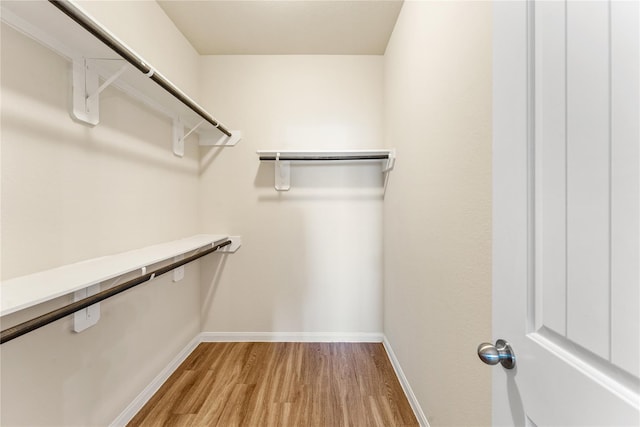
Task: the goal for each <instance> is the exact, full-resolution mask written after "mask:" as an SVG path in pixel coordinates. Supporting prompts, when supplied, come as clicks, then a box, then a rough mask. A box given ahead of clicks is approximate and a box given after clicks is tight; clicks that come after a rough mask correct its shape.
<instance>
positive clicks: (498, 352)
mask: <svg viewBox="0 0 640 427" xmlns="http://www.w3.org/2000/svg"><path fill="white" fill-rule="evenodd" d="M478 356H479V357H480V360H482V361H483V362H484V363H486V364H487V365H497V364H498V363H501V364H502V366H503V367H504V368H506V369H513V368H514V367H515V366H516V355H515V353H514V352H513V349H512V348H511V346H510V345H509V343H508V342H506V341H505V340H498V341H496V345H495V346H494V345H493V344H491V343H488V342H483V343H482V344H480V345H479V346H478Z"/></svg>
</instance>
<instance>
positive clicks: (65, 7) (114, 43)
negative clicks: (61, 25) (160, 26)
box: [49, 0, 232, 136]
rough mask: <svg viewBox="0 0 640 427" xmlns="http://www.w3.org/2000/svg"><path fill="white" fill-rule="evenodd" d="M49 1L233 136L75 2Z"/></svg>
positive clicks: (210, 121)
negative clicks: (88, 15)
mask: <svg viewBox="0 0 640 427" xmlns="http://www.w3.org/2000/svg"><path fill="white" fill-rule="evenodd" d="M49 2H50V3H51V4H53V5H54V6H55V7H57V8H58V9H60V10H61V11H62V12H63V13H64V14H65V15H67V16H68V17H69V18H71V19H73V20H74V21H75V22H77V23H78V24H79V25H81V26H82V27H83V28H84V29H85V30H87V31H88V32H90V33H91V34H93V35H94V36H95V37H96V38H98V39H99V40H100V41H102V42H103V43H104V44H106V45H107V46H108V47H110V48H111V49H112V50H113V51H114V52H116V53H117V54H118V55H120V56H121V57H122V58H124V59H125V60H126V61H127V62H129V63H130V64H131V65H133V66H134V67H136V68H137V69H138V70H140V72H142V73H143V74H145V75H146V76H147V77H149V78H150V79H151V80H153V81H154V82H156V83H157V84H158V85H159V86H160V87H162V88H163V89H164V90H166V91H167V92H169V93H170V94H171V95H173V96H174V97H175V98H176V99H178V100H179V101H180V102H182V103H183V104H184V105H186V106H187V107H188V108H189V109H191V110H192V111H193V112H195V113H196V114H198V115H199V116H200V117H202V118H203V119H205V120H206V121H207V122H209V123H211V124H212V125H213V126H214V127H215V128H217V129H218V130H219V131H220V132H222V133H223V134H225V135H227V136H232V134H231V132H230V131H229V130H228V129H227V128H226V127H225V126H224V125H222V124H221V123H220V122H219V121H217V120H216V119H215V118H213V117H212V116H211V115H210V114H209V113H207V112H206V111H205V110H204V109H203V108H202V107H200V106H199V105H198V104H196V103H195V102H194V101H193V100H192V99H191V98H189V97H188V96H187V95H185V94H184V93H183V92H182V91H181V90H180V89H178V88H177V87H175V86H174V85H173V83H171V82H170V81H168V80H167V79H165V78H164V77H162V75H160V74H158V73H156V72H155V70H154V69H153V68H151V67H150V66H148V65H147V64H146V63H145V62H144V61H143V60H142V59H141V58H140V57H139V56H138V55H136V54H135V53H134V52H132V51H131V50H130V49H129V48H127V47H126V46H125V45H123V44H122V43H120V41H118V40H117V39H116V38H114V37H113V36H112V35H111V34H109V32H107V31H105V30H104V28H102V27H100V26H99V25H97V24H96V23H95V22H94V21H93V20H91V19H89V18H88V17H87V16H86V15H85V14H84V13H83V12H81V11H80V10H79V9H78V8H77V7H76V6H75V5H74V4H73V3H71V2H70V1H68V0H49Z"/></svg>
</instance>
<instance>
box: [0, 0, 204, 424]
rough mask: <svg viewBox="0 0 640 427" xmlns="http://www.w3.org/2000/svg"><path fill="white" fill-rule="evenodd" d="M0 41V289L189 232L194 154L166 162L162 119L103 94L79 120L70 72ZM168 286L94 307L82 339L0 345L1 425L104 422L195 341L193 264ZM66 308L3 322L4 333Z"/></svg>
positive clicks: (14, 38)
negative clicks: (97, 311)
mask: <svg viewBox="0 0 640 427" xmlns="http://www.w3.org/2000/svg"><path fill="white" fill-rule="evenodd" d="M113 4H122V2H115V3H113ZM149 4H155V3H149ZM156 7H157V5H156ZM152 17H153V15H152V14H148V15H147V16H146V18H145V19H146V21H145V22H148V21H149V20H151V21H153V18H152ZM138 19H139V20H140V19H141V17H140V16H138ZM161 24H162V23H159V25H160V27H161V26H162V25H161ZM174 30H175V29H174ZM164 33H165V34H167V35H170V34H171V29H170V28H169V29H166V30H165V31H164ZM137 36H138V38H140V39H141V38H143V37H144V36H145V34H144V33H138V35H137ZM147 36H148V34H147ZM173 36H174V37H181V35H179V34H173ZM1 37H2V40H1V43H2V46H1V48H2V49H1V51H2V61H1V70H2V74H1V75H2V81H1V96H2V98H1V102H2V111H1V128H2V134H1V154H2V155H1V160H2V164H1V173H2V192H1V203H2V204H1V214H2V221H1V228H0V230H1V233H2V235H1V249H2V263H1V266H2V278H3V279H8V278H11V277H16V276H20V275H24V274H29V273H32V272H36V271H40V270H44V269H48V268H52V267H55V266H58V265H63V264H68V263H72V262H76V261H79V260H83V259H87V258H92V257H96V256H102V255H107V254H112V253H117V252H121V251H125V250H130V249H136V248H140V247H144V246H147V245H150V244H154V243H157V242H162V241H168V240H173V239H176V238H180V237H185V236H189V235H193V234H196V233H197V232H198V230H199V216H198V211H197V198H198V196H199V194H198V150H197V148H196V147H193V146H190V147H189V148H188V149H187V154H186V156H185V158H184V159H178V158H176V157H174V156H173V154H172V151H171V122H170V120H168V119H167V118H165V117H162V116H159V115H157V114H155V113H154V112H152V111H150V110H149V109H147V108H145V107H144V106H142V105H140V104H139V103H137V102H135V101H133V100H131V99H130V98H128V97H126V96H124V95H122V94H120V93H119V92H117V91H116V90H114V89H107V90H106V91H105V92H104V93H103V95H101V123H100V124H99V125H98V126H96V127H95V128H90V127H87V126H85V125H82V124H79V123H76V122H74V121H72V119H71V118H70V115H69V110H68V104H69V93H70V89H69V75H70V74H69V67H70V64H69V63H67V62H66V61H65V60H63V59H62V58H60V57H59V56H57V55H56V54H54V53H52V52H51V51H49V50H47V49H46V48H43V47H42V46H40V45H38V44H37V43H35V42H34V41H32V40H30V39H28V38H26V37H24V36H23V35H21V34H18V33H16V32H15V31H14V30H12V29H10V28H8V27H6V26H5V25H4V24H3V25H2V33H1ZM182 41H184V40H182ZM149 45H151V44H149ZM162 48H163V46H156V47H155V54H156V55H158V56H159V55H160V52H161V51H162ZM141 53H142V55H143V56H148V57H150V56H153V55H145V53H149V52H147V51H144V52H141ZM195 60H196V64H197V56H196V57H195ZM178 71H179V70H178V67H174V71H173V72H172V73H173V75H174V77H177V78H176V80H178V79H180V78H183V79H184V80H189V81H191V82H193V81H197V76H195V75H194V76H191V77H190V78H189V77H188V74H189V70H188V68H187V69H185V70H183V71H184V72H183V73H182V74H181V73H180V72H178ZM180 76H182V77H180ZM195 87H196V86H194V88H195ZM169 276H170V275H167V276H165V277H161V278H158V279H156V280H154V281H153V282H152V283H149V284H146V285H142V286H140V287H138V288H136V289H134V290H131V291H127V292H126V293H124V294H121V295H119V296H117V297H114V298H112V299H110V300H108V301H105V302H103V303H102V304H101V305H102V318H101V320H100V322H99V323H98V324H97V325H96V326H94V327H92V328H90V329H88V330H86V331H84V332H83V333H81V334H75V333H73V332H71V319H70V318H65V319H62V320H60V321H58V322H55V323H53V324H50V325H48V326H46V327H44V328H42V329H39V330H37V331H35V332H32V333H29V334H27V335H25V336H23V337H20V338H18V339H15V340H13V341H11V342H8V343H5V344H3V345H2V347H1V348H0V357H1V363H2V364H1V368H0V369H1V371H0V372H1V378H2V385H1V402H0V403H1V406H2V412H1V415H0V424H2V425H11V426H13V425H27V426H34V425H78V426H80V425H82V426H88V425H107V424H108V423H110V422H111V421H113V420H114V418H115V417H116V416H117V415H118V414H119V413H120V412H121V411H122V410H123V409H124V408H125V407H126V405H128V404H129V403H130V402H131V401H132V400H133V398H134V397H135V396H136V395H137V394H138V393H139V392H140V391H141V390H142V389H143V387H145V386H146V385H147V384H149V382H150V381H151V380H152V379H153V378H154V377H155V376H156V375H157V374H158V373H159V371H160V370H161V369H162V368H164V367H165V366H166V365H167V364H168V362H169V361H170V360H172V359H173V358H174V357H175V356H176V354H177V353H178V352H179V351H180V350H181V349H182V348H184V346H185V345H186V343H187V342H189V341H190V340H191V339H192V338H193V337H194V336H195V335H196V334H197V333H198V332H199V331H200V321H199V315H198V312H199V307H200V302H199V296H200V270H199V267H198V265H197V264H193V265H189V266H187V268H186V277H185V280H183V281H182V282H180V283H179V284H174V283H172V282H171V280H170V277H169ZM68 301H69V298H66V297H65V298H60V299H58V300H57V301H53V302H51V303H48V304H44V305H43V306H41V307H36V308H33V309H29V310H25V311H23V312H20V313H16V314H13V315H10V316H5V317H3V318H2V328H3V329H4V328H6V327H9V326H11V325H13V324H15V323H17V322H19V321H21V320H26V319H28V318H30V317H33V316H34V315H37V314H40V313H42V312H45V311H47V310H48V309H52V308H54V307H57V306H60V305H62V304H65V303H67V302H68Z"/></svg>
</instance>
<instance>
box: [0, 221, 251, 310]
mask: <svg viewBox="0 0 640 427" xmlns="http://www.w3.org/2000/svg"><path fill="white" fill-rule="evenodd" d="M227 239H228V240H231V242H232V243H231V245H229V246H226V247H224V248H222V249H219V250H218V252H221V253H233V252H235V251H236V250H237V249H238V248H239V247H240V244H241V242H240V237H239V236H231V237H230V236H225V235H215V234H202V235H196V236H192V237H188V238H185V239H180V240H175V241H172V242H166V243H161V244H158V245H153V246H148V247H145V248H142V249H136V250H133V251H128V252H123V253H119V254H115V255H109V256H103V257H99V258H93V259H89V260H86V261H81V262H78V263H74V264H69V265H64V266H61V267H57V268H53V269H51V270H45V271H41V272H38V273H34V274H29V275H27V276H21V277H16V278H14V279H10V280H6V281H3V282H1V283H0V299H1V301H0V307H1V308H0V316H5V315H7V314H11V313H15V312H17V311H20V310H23V309H25V308H29V307H32V306H35V305H37V304H40V303H43V302H46V301H49V300H52V299H54V298H57V297H60V296H63V295H67V294H71V293H74V292H76V291H78V290H81V289H85V288H88V287H90V286H93V285H96V284H99V283H101V282H104V281H107V280H111V279H115V278H118V277H120V276H122V275H124V274H127V273H130V272H133V271H137V270H143V271H146V268H147V267H149V266H151V265H153V264H156V263H159V262H162V261H166V260H173V258H174V257H179V256H181V255H184V254H186V253H188V252H191V251H195V250H198V249H207V248H210V247H213V246H215V245H217V244H219V243H221V242H223V241H225V240H227Z"/></svg>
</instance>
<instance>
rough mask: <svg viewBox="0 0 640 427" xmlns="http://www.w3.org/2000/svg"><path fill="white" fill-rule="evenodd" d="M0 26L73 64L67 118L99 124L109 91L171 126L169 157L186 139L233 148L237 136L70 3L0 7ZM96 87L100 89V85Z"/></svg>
mask: <svg viewBox="0 0 640 427" xmlns="http://www.w3.org/2000/svg"><path fill="white" fill-rule="evenodd" d="M0 6H1V15H0V16H1V18H2V21H3V22H5V23H7V24H8V25H10V26H11V27H13V28H15V29H17V30H18V31H20V32H22V33H24V34H26V35H27V36H29V37H31V38H33V39H34V40H36V41H38V42H39V43H41V44H43V45H44V46H46V47H48V48H50V49H52V50H53V51H55V52H56V53H58V54H59V55H61V56H63V57H65V58H67V59H68V60H69V61H71V62H72V63H73V67H72V69H73V100H72V101H73V110H72V115H73V117H74V118H75V119H76V120H78V121H81V122H84V123H87V124H89V125H96V124H98V122H99V121H100V108H99V104H100V103H99V98H100V92H102V91H103V90H104V89H106V88H107V87H108V86H110V85H113V86H114V87H117V88H118V89H120V90H122V91H123V92H125V93H127V94H128V95H130V96H132V97H134V98H135V99H137V100H139V101H141V102H142V103H143V104H145V105H147V106H148V107H150V108H152V109H154V110H156V111H159V112H161V113H162V114H164V115H166V116H168V117H170V118H171V119H172V120H173V135H172V141H173V152H174V154H175V155H177V156H180V157H182V156H183V155H184V141H185V139H186V138H187V137H188V136H189V135H190V134H192V133H197V134H198V135H199V143H200V145H215V146H233V145H235V144H237V143H238V141H240V139H241V137H242V136H241V132H240V131H237V130H229V129H228V128H227V127H226V126H225V125H223V124H222V123H220V122H219V121H218V120H217V119H215V118H214V117H213V116H212V115H211V114H209V113H208V112H207V111H206V110H204V109H203V108H202V107H201V106H200V105H198V104H197V103H196V102H195V101H193V100H192V99H191V98H190V97H189V96H187V95H186V94H185V93H184V92H183V91H182V90H181V89H180V88H178V87H177V86H176V85H174V84H173V83H172V82H171V81H169V80H168V79H167V78H166V77H164V76H163V75H162V74H161V73H160V72H158V71H157V70H155V69H154V68H153V67H151V66H150V65H149V64H148V63H147V62H146V61H145V60H144V59H143V58H142V57H141V56H140V55H138V54H137V53H136V52H135V51H133V50H132V49H131V48H129V47H128V46H127V45H126V44H124V43H123V42H122V41H120V40H119V39H118V38H117V37H115V36H114V35H113V34H112V33H110V32H109V30H107V29H106V28H105V27H103V26H102V25H100V23H98V22H97V21H96V20H95V19H94V18H92V17H91V16H90V15H89V14H88V13H87V12H85V11H84V10H83V9H82V8H80V7H79V6H78V5H76V4H75V3H73V2H71V1H67V0H63V1H46V0H34V1H9V0H4V1H2V2H1V3H0ZM101 81H102V83H101Z"/></svg>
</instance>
